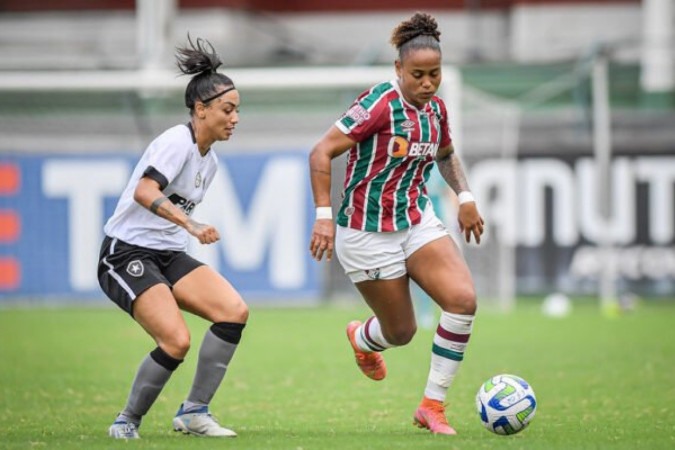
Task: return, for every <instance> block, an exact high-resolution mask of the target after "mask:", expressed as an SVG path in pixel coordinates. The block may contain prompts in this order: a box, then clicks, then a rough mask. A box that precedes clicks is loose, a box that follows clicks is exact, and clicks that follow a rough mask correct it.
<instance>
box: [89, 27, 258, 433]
mask: <svg viewBox="0 0 675 450" xmlns="http://www.w3.org/2000/svg"><path fill="white" fill-rule="evenodd" d="M188 44H189V45H187V46H185V47H183V48H181V49H179V50H178V53H177V55H176V57H177V60H178V67H179V69H180V70H181V72H182V73H184V74H188V75H192V79H191V80H190V82H189V83H188V85H187V88H186V90H185V105H186V106H187V107H188V108H189V110H190V121H189V122H188V123H187V124H183V125H176V126H174V127H172V128H169V129H168V130H166V131H165V132H164V133H162V134H161V135H160V136H159V137H157V138H156V139H155V140H154V141H152V143H151V144H150V145H149V146H148V148H147V149H146V150H145V153H144V154H143V156H142V157H141V159H140V161H139V163H138V164H137V165H136V168H135V170H134V172H133V174H132V175H131V179H130V181H129V183H128V184H127V187H126V189H125V190H124V192H123V193H122V196H121V197H120V200H119V202H118V204H117V208H116V209H115V212H114V214H113V216H112V217H111V218H110V219H109V220H108V222H107V223H106V225H105V228H104V231H105V234H106V237H105V239H104V240H103V244H102V246H101V255H100V261H99V266H98V278H99V283H100V285H101V288H102V289H103V291H104V292H105V293H106V294H107V295H108V297H110V299H111V300H112V301H113V302H115V303H116V304H117V305H118V306H119V307H120V308H122V309H123V310H124V311H126V312H127V313H129V314H130V315H131V316H132V317H133V318H134V319H135V320H136V322H138V323H139V324H140V325H141V327H143V329H144V330H145V331H146V332H147V333H148V334H149V335H150V336H151V337H152V338H153V339H154V340H155V342H156V343H157V347H156V348H155V349H154V350H152V351H151V352H150V353H149V354H148V355H147V356H146V357H145V359H143V361H142V362H141V365H140V367H139V368H138V371H137V373H136V377H135V379H134V381H133V384H132V386H131V392H130V393H129V397H128V400H127V403H126V406H125V407H124V409H123V410H122V411H121V412H120V413H119V414H118V416H117V418H116V419H115V421H114V423H113V424H112V425H111V426H110V428H109V430H108V434H109V435H110V436H111V437H113V438H118V439H135V438H138V437H139V435H138V428H139V427H140V424H141V420H142V418H143V416H145V414H146V413H147V412H148V410H149V409H150V407H151V406H152V404H153V403H154V402H155V400H156V399H157V397H158V396H159V393H160V392H161V390H162V388H163V387H164V385H165V384H166V382H167V381H168V380H169V377H170V376H171V374H172V373H173V371H174V370H176V368H177V367H178V365H179V364H180V363H181V362H182V361H183V358H184V357H185V355H186V354H187V351H188V349H189V347H190V332H189V330H188V328H187V325H186V323H185V320H184V318H183V316H182V314H181V312H180V310H181V309H182V310H185V311H188V312H190V313H192V314H195V315H197V316H199V317H202V318H203V319H205V320H207V321H209V322H211V323H212V325H211V327H210V328H209V329H208V330H207V331H206V335H205V336H204V339H203V341H202V344H201V347H200V349H199V356H198V359H197V371H196V373H195V376H194V380H193V384H192V389H191V390H190V393H189V394H188V396H187V398H186V400H185V402H183V403H182V404H181V405H180V407H179V408H178V412H177V413H176V416H175V417H174V418H173V428H174V429H175V430H176V431H181V432H183V433H186V434H195V435H201V436H218V437H232V436H236V433H235V432H234V431H232V430H229V429H227V428H224V427H222V426H220V424H219V423H218V422H217V421H216V420H215V419H214V418H213V416H211V414H210V413H209V409H208V407H209V403H210V401H211V399H212V398H213V395H214V394H215V392H216V389H218V387H219V386H220V383H221V381H222V380H223V377H224V376H225V372H226V370H227V366H228V364H229V363H230V360H231V359H232V356H233V355H234V352H235V350H236V349H237V345H238V344H239V340H240V339H241V334H242V330H243V329H244V325H245V324H246V321H247V319H248V307H247V306H246V304H245V303H244V301H243V300H242V298H241V296H240V295H239V293H238V292H237V291H236V290H235V289H234V288H233V287H232V285H231V284H230V283H229V282H228V281H227V280H226V279H225V278H223V277H222V276H221V275H220V274H219V273H217V272H216V271H214V270H213V269H211V268H209V267H208V266H206V265H204V264H203V263H201V262H199V261H197V260H195V259H193V258H192V257H190V256H189V255H188V254H187V253H186V249H187V245H188V239H189V236H190V235H192V236H193V237H195V238H196V239H197V240H199V242H200V243H202V244H213V243H214V242H216V241H218V240H219V239H220V236H219V234H218V231H217V230H216V229H215V228H214V227H213V226H211V225H208V224H204V223H199V222H196V221H195V220H193V219H192V218H191V217H190V215H191V213H192V211H193V209H194V207H195V205H197V204H199V203H200V202H201V201H202V199H203V198H204V194H205V192H206V189H207V188H208V186H209V185H210V184H211V182H212V181H213V178H214V176H215V174H216V170H217V168H218V158H217V157H216V154H215V153H214V151H213V150H212V149H211V145H212V144H213V143H214V142H216V141H226V140H228V139H229V138H230V136H232V133H233V132H234V129H235V126H236V125H237V123H238V122H239V101H240V99H239V93H238V92H237V90H236V89H235V86H234V83H233V82H232V80H231V79H230V78H229V77H227V76H226V75H224V74H222V73H219V72H217V71H216V69H217V68H218V66H220V65H221V64H222V63H221V61H220V58H219V57H218V55H217V54H216V53H215V51H214V49H213V46H211V44H210V43H208V41H203V40H201V39H197V41H196V44H195V43H193V42H192V40H190V39H189V38H188ZM117 345H119V343H118V344H117Z"/></svg>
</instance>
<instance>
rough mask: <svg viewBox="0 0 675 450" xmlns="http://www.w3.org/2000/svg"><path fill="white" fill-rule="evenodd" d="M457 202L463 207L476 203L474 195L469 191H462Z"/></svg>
mask: <svg viewBox="0 0 675 450" xmlns="http://www.w3.org/2000/svg"><path fill="white" fill-rule="evenodd" d="M457 200H459V204H460V205H463V204H464V203H469V202H475V201H476V199H475V198H473V194H472V193H471V192H469V191H462V192H460V193H459V194H458V195H457Z"/></svg>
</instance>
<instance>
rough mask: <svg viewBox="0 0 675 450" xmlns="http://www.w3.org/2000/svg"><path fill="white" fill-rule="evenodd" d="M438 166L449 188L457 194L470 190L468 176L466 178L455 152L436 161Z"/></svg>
mask: <svg viewBox="0 0 675 450" xmlns="http://www.w3.org/2000/svg"><path fill="white" fill-rule="evenodd" d="M436 165H437V166H438V171H439V172H440V173H441V176H442V177H443V179H444V180H445V182H446V183H448V186H450V187H451V188H452V190H453V191H455V193H456V194H459V193H460V192H462V191H468V190H469V183H468V182H467V181H466V176H464V170H462V164H461V163H460V161H459V158H458V157H457V155H455V153H454V152H453V153H450V154H448V155H447V156H446V157H444V158H441V159H439V160H438V161H436Z"/></svg>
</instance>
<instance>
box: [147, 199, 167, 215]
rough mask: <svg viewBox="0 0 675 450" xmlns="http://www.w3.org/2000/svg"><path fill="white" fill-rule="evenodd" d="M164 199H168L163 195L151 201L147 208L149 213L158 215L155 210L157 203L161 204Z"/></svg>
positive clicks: (157, 206) (156, 209)
mask: <svg viewBox="0 0 675 450" xmlns="http://www.w3.org/2000/svg"><path fill="white" fill-rule="evenodd" d="M165 201H169V199H168V198H167V197H165V196H162V197H159V198H158V199H156V200H155V201H153V202H152V204H151V205H150V207H149V208H148V209H149V210H150V212H151V213H153V214H157V215H158V216H159V213H158V212H157V211H158V210H159V205H161V204H162V203H164V202H165Z"/></svg>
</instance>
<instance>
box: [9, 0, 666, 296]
mask: <svg viewBox="0 0 675 450" xmlns="http://www.w3.org/2000/svg"><path fill="white" fill-rule="evenodd" d="M673 3H674V2H673V1H672V0H645V1H638V0H595V1H583V0H445V1H442V0H434V1H431V0H426V1H424V0H420V1H416V2H409V1H401V0H390V1H379V0H375V1H369V2H364V1H352V0H345V1H340V2H337V1H321V2H318V1H307V0H305V1H303V0H296V1H287V2H278V1H277V2H274V1H269V0H248V1H247V0H191V1H187V0H180V1H176V0H166V1H161V0H138V1H132V0H121V1H75V0H70V1H68V0H61V1H50V2H40V1H28V0H23V1H13V0H0V302H15V301H18V302H26V301H43V300H44V299H55V300H56V301H62V300H69V299H71V300H72V299H83V300H87V299H98V298H100V294H99V293H98V288H97V285H96V279H95V264H96V257H97V251H98V242H99V241H100V233H101V231H100V228H101V226H102V224H103V222H104V220H106V219H107V217H108V216H109V215H110V213H111V212H112V208H113V207H114V204H115V201H116V196H117V195H118V194H119V192H120V191H121V189H122V187H123V186H124V183H125V182H126V177H127V176H128V174H129V173H130V168H131V167H132V166H133V163H134V162H135V160H136V159H137V157H138V156H139V155H140V153H141V152H142V150H143V149H144V147H145V145H147V143H148V142H149V141H150V140H151V139H152V138H153V137H154V136H156V135H157V134H158V133H160V132H161V131H163V130H164V129H165V128H167V127H168V126H171V125H173V124H175V123H179V122H184V121H186V120H187V119H188V116H187V111H186V110H185V108H184V107H183V106H182V89H183V86H184V84H185V83H186V82H187V81H186V79H181V78H177V77H176V76H175V71H174V70H173V56H172V53H173V50H174V48H175V47H176V46H177V45H180V44H182V43H183V42H184V41H185V39H186V37H187V34H188V33H190V35H191V36H194V37H203V38H206V39H209V40H210V41H211V42H212V43H213V45H214V46H215V48H216V49H217V50H218V51H219V53H220V54H221V55H222V56H223V59H224V60H225V67H224V68H223V70H224V71H225V72H228V71H229V70H231V71H232V73H233V74H240V75H241V79H240V80H239V79H237V78H236V77H233V78H234V79H235V82H237V83H238V84H239V85H240V90H241V92H242V98H243V105H242V122H241V125H240V126H239V127H238V130H237V134H236V135H235V137H234V138H233V139H232V140H231V141H230V142H228V143H225V144H223V143H221V144H219V145H218V146H217V147H216V150H217V151H218V152H219V155H221V161H222V170H221V173H222V176H221V178H220V179H219V182H218V183H217V184H216V186H214V188H213V190H212V191H213V192H212V194H213V195H211V198H210V199H208V202H207V203H206V204H205V205H204V208H201V209H202V211H203V212H202V214H203V215H204V217H206V218H208V219H209V220H211V221H214V223H217V224H218V226H219V229H221V233H223V234H224V236H225V238H224V239H223V242H222V243H221V244H220V247H214V248H213V249H210V250H207V251H204V249H195V251H197V252H200V257H202V258H204V259H205V260H207V261H208V262H209V263H211V264H213V265H214V266H215V267H217V268H218V269H219V270H221V271H222V272H223V273H224V274H225V275H227V276H228V277H229V278H230V279H231V281H233V283H234V284H235V285H237V286H238V287H240V288H241V289H242V291H243V292H244V294H245V295H247V296H248V297H250V298H254V299H256V300H259V301H261V302H263V301H273V302H291V303H297V302H299V303H317V302H320V301H324V300H327V299H331V298H332V299H339V298H343V297H350V296H353V293H354V291H353V288H352V287H351V286H350V284H349V282H348V281H347V280H346V278H345V277H344V275H343V274H342V272H341V270H340V268H339V266H338V264H337V262H336V261H334V262H333V263H332V264H329V265H323V264H322V265H317V264H316V263H314V262H313V261H311V260H310V259H309V254H308V251H307V250H306V247H307V242H308V238H309V230H310V227H311V223H312V220H313V205H312V202H311V193H310V191H309V185H308V181H307V176H306V156H307V153H308V152H309V150H310V149H311V146H312V145H313V143H314V142H315V141H316V140H317V139H318V138H319V136H320V135H321V134H322V133H323V132H324V131H325V129H327V128H328V126H329V125H330V124H331V123H332V122H333V121H334V120H335V119H336V118H337V117H338V116H339V115H340V114H341V113H342V111H344V110H345V109H346V107H347V106H348V105H349V103H350V102H351V101H352V100H353V98H354V97H355V96H356V95H357V94H358V93H359V92H360V91H361V90H363V89H365V88H367V87H368V83H364V84H363V86H360V85H358V83H356V82H355V79H354V78H353V75H352V74H353V72H350V71H349V70H350V69H354V68H361V67H365V68H368V69H372V70H373V71H375V72H373V73H378V74H379V73H385V74H387V75H386V76H391V77H393V67H392V64H393V60H394V58H395V57H396V54H395V52H394V50H393V49H392V48H391V46H390V45H389V44H388V39H389V36H390V33H391V30H392V29H393V28H394V27H395V26H396V25H397V24H398V23H399V22H400V21H401V20H403V19H405V18H407V17H409V16H410V15H411V14H412V13H413V12H415V11H417V10H423V11H427V12H430V13H432V14H433V15H434V16H435V17H436V18H437V19H438V22H439V25H440V28H441V31H442V49H443V57H444V62H445V63H446V64H448V68H447V70H446V85H447V86H446V88H447V89H446V90H445V91H444V95H445V96H446V98H447V99H448V100H449V101H450V102H451V103H452V105H454V108H453V111H454V117H453V119H454V120H453V134H454V137H455V140H456V142H457V143H458V147H459V151H460V154H461V156H462V158H463V160H464V162H465V164H466V167H467V172H468V174H469V181H470V184H471V186H472V189H473V190H474V193H475V194H476V196H477V197H478V199H479V207H480V208H481V211H482V212H483V214H484V215H485V216H486V220H487V223H488V228H487V230H488V232H487V236H486V240H485V243H484V244H482V245H481V246H479V247H476V246H474V245H470V246H465V247H464V252H465V255H466V257H467V259H468V260H469V263H470V265H471V267H472V270H473V272H474V276H475V278H476V282H477V285H478V288H479V293H480V294H481V296H482V297H484V298H486V299H494V301H496V302H500V303H501V304H503V305H509V304H511V303H512V302H513V299H514V298H516V297H517V296H523V295H544V294H546V293H547V292H551V291H562V292H565V293H568V294H577V295H579V294H583V295H598V296H600V297H607V298H616V297H621V296H624V295H632V294H638V295H644V296H654V297H660V296H671V297H672V294H673V292H674V291H675V232H674V229H675V144H674V143H675V127H673V125H674V124H675V114H674V113H675V51H674V48H675V35H674V32H673V26H674V23H675V6H674V4H673ZM289 69H293V70H297V71H296V72H292V73H293V74H295V75H294V76H295V77H296V78H300V79H302V78H303V77H306V78H307V86H302V83H300V85H298V83H295V84H293V83H289V82H287V81H283V79H282V76H287V75H288V73H289V72H284V70H289ZM316 69H325V70H326V71H327V72H328V73H329V75H328V76H329V78H330V80H331V81H330V83H326V84H325V85H322V86H323V87H320V86H319V87H310V85H312V82H316V79H317V78H318V77H319V74H321V76H322V77H323V76H325V74H324V72H317V71H315V70H316ZM378 70H384V72H377V71H378ZM389 71H390V72H389ZM168 73H170V74H171V75H170V76H169V75H167V74H168ZM106 77H107V78H106ZM111 77H112V80H113V81H112V82H110V84H109V85H108V86H105V85H104V86H101V85H97V84H96V80H110V79H111ZM153 77H155V78H153ZM127 79H131V80H132V81H133V80H134V79H136V80H138V86H136V87H133V86H131V87H130V85H125V84H124V83H122V80H127ZM251 79H255V80H258V81H257V82H256V83H253V82H249V83H248V84H247V80H251ZM449 79H452V80H454V81H453V82H452V83H450V82H449V81H447V80H449ZM143 80H145V81H147V80H150V88H149V87H148V83H145V82H144V83H141V81H143ZM152 80H156V82H155V83H154V85H153V82H152ZM167 80H168V81H167ZM275 82H276V84H275ZM131 85H133V82H132V83H131ZM95 86H98V87H95ZM342 163H343V162H342V161H336V164H335V166H336V167H335V183H334V185H335V191H336V192H335V195H336V198H337V196H338V195H339V188H340V186H339V181H340V180H341V176H342ZM448 198H449V199H450V200H448V211H450V212H449V213H448V216H447V217H446V220H447V222H448V223H449V224H450V225H451V224H452V223H453V219H452V211H453V209H452V194H450V193H448Z"/></svg>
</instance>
